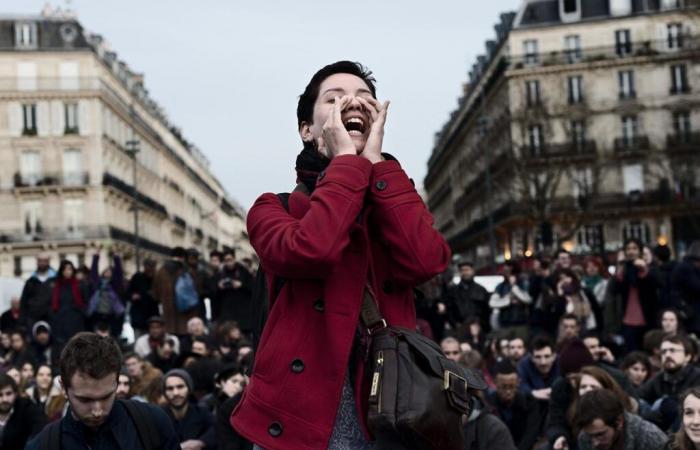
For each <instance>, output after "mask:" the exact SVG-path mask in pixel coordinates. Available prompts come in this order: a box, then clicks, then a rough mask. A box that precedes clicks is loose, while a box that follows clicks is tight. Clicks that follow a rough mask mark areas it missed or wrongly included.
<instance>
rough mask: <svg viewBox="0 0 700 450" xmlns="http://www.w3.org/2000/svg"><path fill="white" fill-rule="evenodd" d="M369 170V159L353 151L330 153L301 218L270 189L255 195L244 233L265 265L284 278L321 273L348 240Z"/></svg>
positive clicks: (328, 269) (332, 263)
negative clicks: (292, 213)
mask: <svg viewBox="0 0 700 450" xmlns="http://www.w3.org/2000/svg"><path fill="white" fill-rule="evenodd" d="M371 170H372V164H371V163H370V162H369V161H367V160H366V159H364V158H361V157H358V156H355V155H340V156H336V157H335V158H333V159H332V160H331V163H330V165H329V166H328V168H327V169H326V170H325V172H324V173H323V174H322V175H320V176H319V181H318V183H317V185H316V189H315V190H314V192H313V194H312V195H311V197H310V198H309V202H310V206H309V210H308V211H307V212H306V214H305V215H304V217H302V218H301V219H296V218H294V217H292V216H291V215H290V214H289V213H288V212H287V211H286V210H285V208H284V206H282V203H281V202H280V200H279V198H278V197H277V196H276V195H274V194H264V195H262V196H261V197H260V198H258V200H257V201H256V202H255V204H254V205H253V207H252V208H251V210H250V212H249V214H248V234H249V235H250V242H251V244H252V245H253V248H255V251H256V252H257V253H258V255H259V256H260V260H261V261H262V264H263V266H264V267H265V270H266V271H268V272H271V273H274V274H275V275H279V276H282V277H285V278H324V277H326V276H327V275H328V274H329V273H330V272H331V271H332V270H333V269H334V266H335V264H336V263H337V262H338V261H340V258H341V255H342V252H343V250H344V249H345V247H347V245H348V244H349V242H350V227H351V226H352V225H353V224H354V223H355V220H356V219H357V217H358V215H359V214H360V211H361V210H362V207H363V202H364V197H365V193H366V191H367V186H368V184H369V178H370V173H371Z"/></svg>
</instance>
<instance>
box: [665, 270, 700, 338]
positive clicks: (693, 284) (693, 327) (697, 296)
mask: <svg viewBox="0 0 700 450" xmlns="http://www.w3.org/2000/svg"><path fill="white" fill-rule="evenodd" d="M672 280H673V281H672V283H671V284H672V286H673V288H672V289H673V290H672V293H671V298H672V299H673V300H672V303H673V306H675V307H676V308H679V309H681V310H682V311H684V312H686V314H687V313H688V312H689V313H690V314H687V315H688V316H690V320H689V321H688V322H689V323H688V324H687V326H688V331H689V332H694V333H698V334H700V268H698V267H696V266H695V259H694V258H689V257H685V258H684V259H683V261H681V262H680V263H679V264H678V265H677V266H676V268H675V270H674V271H673V275H672Z"/></svg>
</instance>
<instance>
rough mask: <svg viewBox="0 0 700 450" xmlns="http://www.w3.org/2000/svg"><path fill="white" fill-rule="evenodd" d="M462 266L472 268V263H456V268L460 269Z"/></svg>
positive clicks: (467, 261)
mask: <svg viewBox="0 0 700 450" xmlns="http://www.w3.org/2000/svg"><path fill="white" fill-rule="evenodd" d="M464 266H469V267H471V268H474V263H473V262H472V261H469V260H466V261H460V262H458V263H457V268H458V269H461V268H462V267H464Z"/></svg>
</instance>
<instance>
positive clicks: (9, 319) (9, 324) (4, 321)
mask: <svg viewBox="0 0 700 450" xmlns="http://www.w3.org/2000/svg"><path fill="white" fill-rule="evenodd" d="M18 313H19V311H18ZM19 324H20V322H19V315H17V317H15V314H14V312H13V311H12V310H11V309H8V310H7V311H5V312H4V313H2V315H1V316H0V331H2V332H3V333H9V332H10V331H12V330H14V329H15V328H17V325H19Z"/></svg>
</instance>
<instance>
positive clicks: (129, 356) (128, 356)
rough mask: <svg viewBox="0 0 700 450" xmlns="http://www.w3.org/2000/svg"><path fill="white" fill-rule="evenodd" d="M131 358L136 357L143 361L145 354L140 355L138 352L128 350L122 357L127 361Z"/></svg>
mask: <svg viewBox="0 0 700 450" xmlns="http://www.w3.org/2000/svg"><path fill="white" fill-rule="evenodd" d="M131 358H136V359H138V360H139V361H143V356H141V355H139V354H138V353H136V352H127V353H124V356H123V357H122V361H124V362H126V361H127V360H129V359H131Z"/></svg>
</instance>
